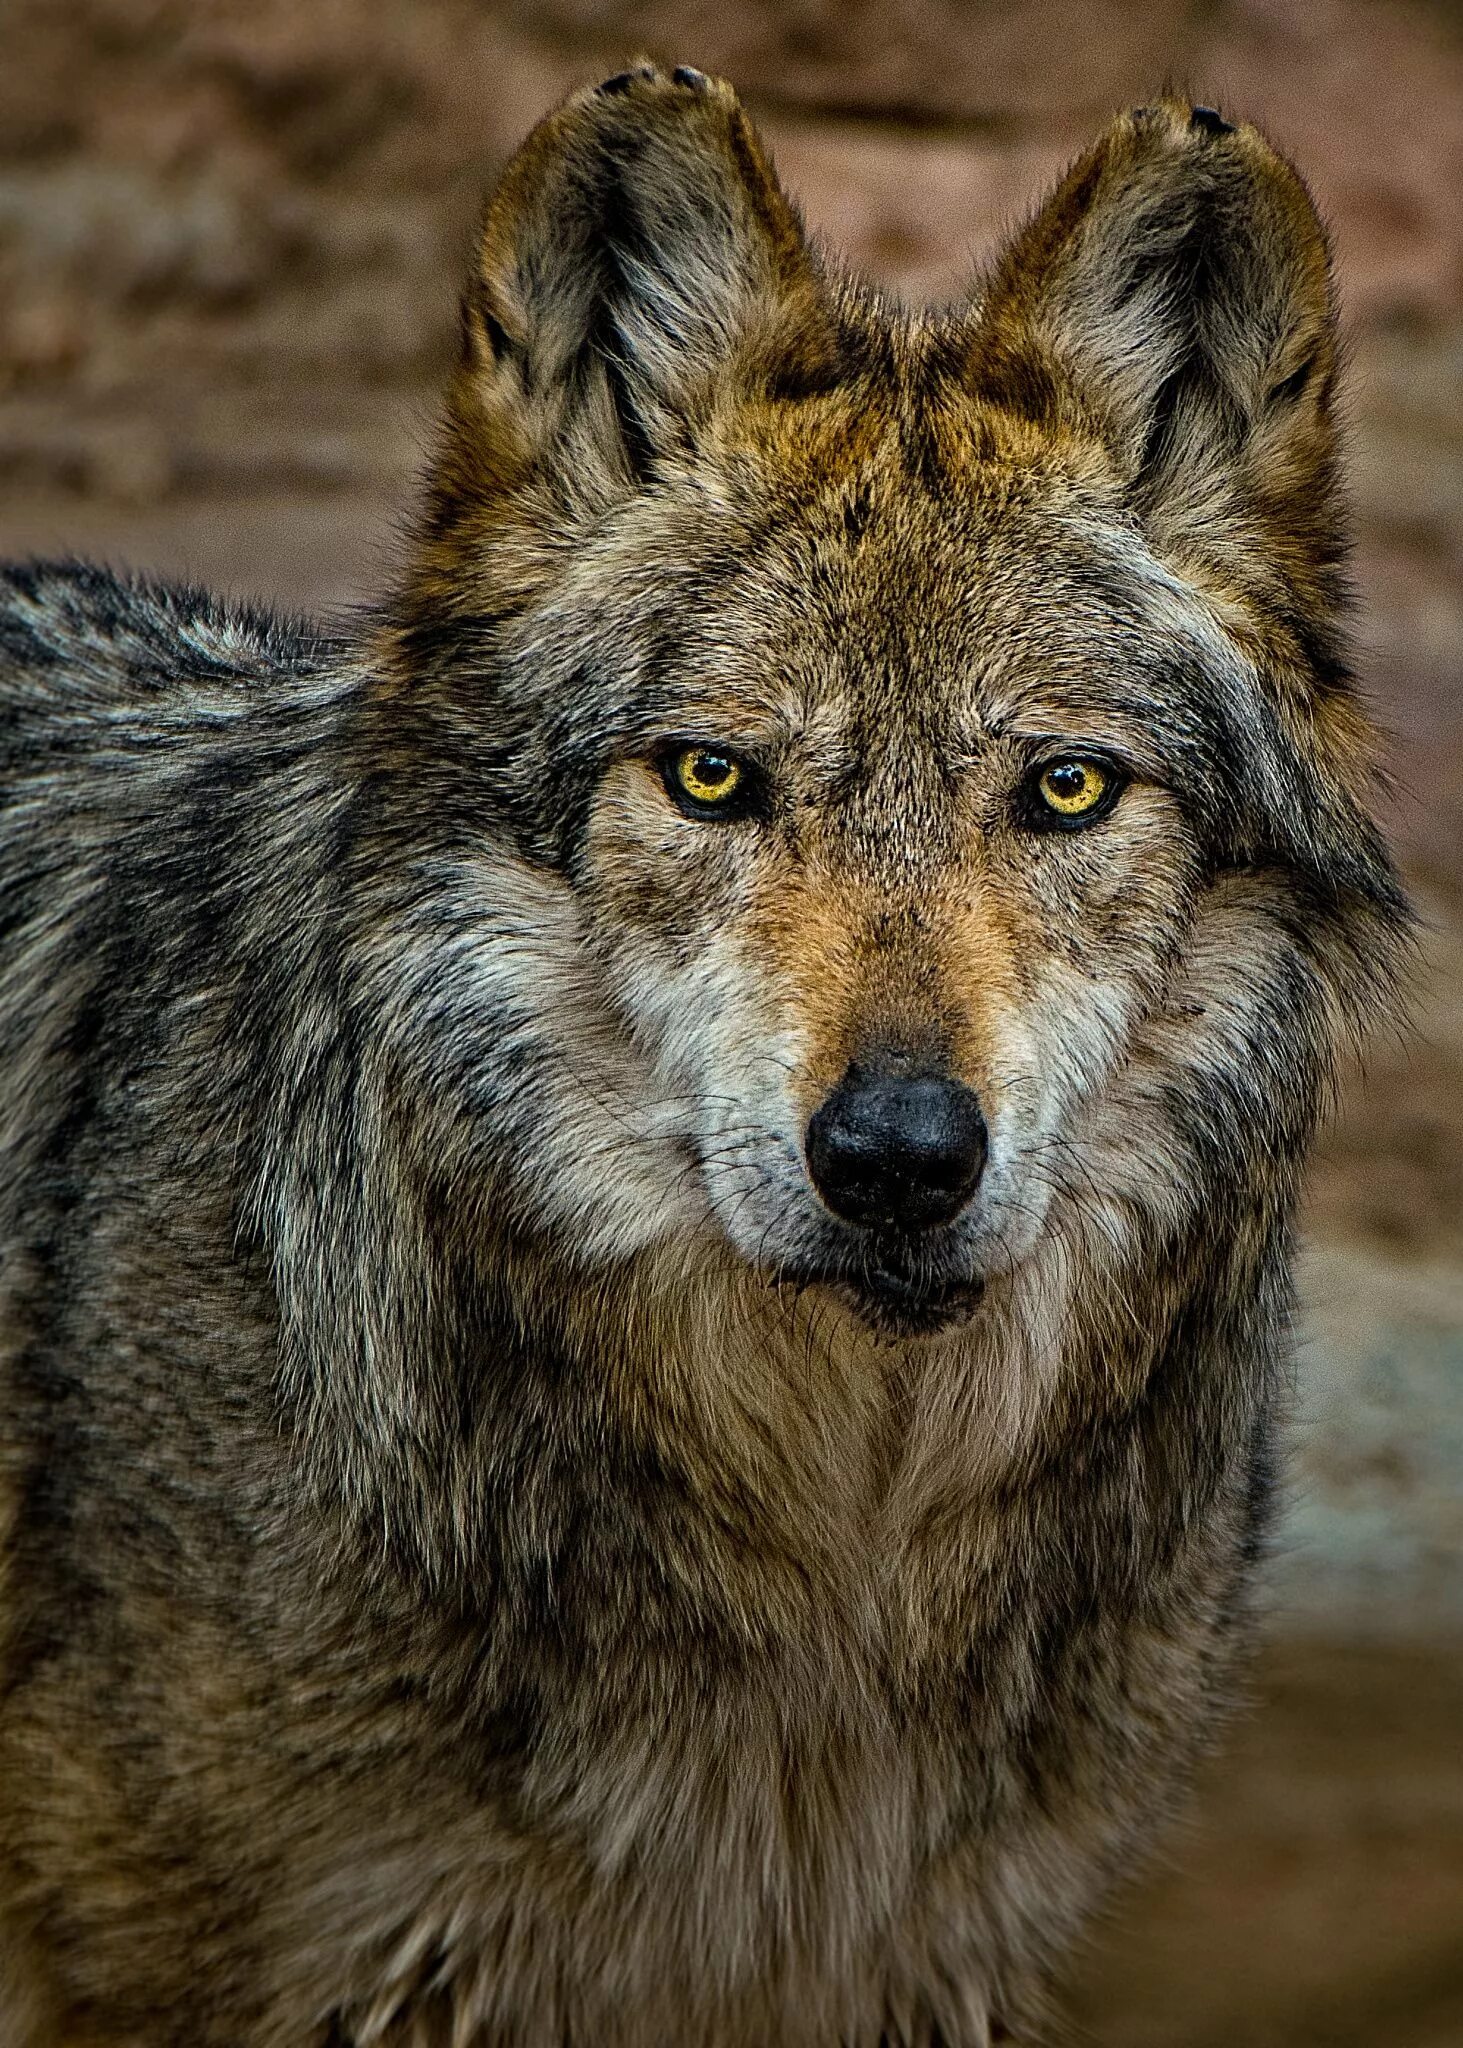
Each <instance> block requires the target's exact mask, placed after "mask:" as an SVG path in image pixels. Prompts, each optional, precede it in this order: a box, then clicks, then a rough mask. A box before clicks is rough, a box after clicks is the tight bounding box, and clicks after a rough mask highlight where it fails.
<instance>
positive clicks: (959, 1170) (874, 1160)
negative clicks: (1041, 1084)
mask: <svg viewBox="0 0 1463 2048" xmlns="http://www.w3.org/2000/svg"><path fill="white" fill-rule="evenodd" d="M807 1155H808V1171H809V1172H810V1173H811V1175H812V1177H813V1185H814V1187H816V1188H817V1190H818V1193H819V1194H820V1195H821V1196H822V1197H823V1200H824V1201H825V1202H826V1203H827V1204H828V1207H829V1208H830V1209H831V1210H833V1212H834V1214H835V1215H837V1216H842V1217H844V1218H845V1219H846V1220H847V1221H848V1222H850V1223H865V1224H885V1225H892V1226H894V1227H895V1228H897V1229H901V1230H927V1229H929V1228H931V1227H932V1226H933V1225H935V1224H937V1223H948V1222H949V1221H950V1219H951V1217H952V1216H955V1215H958V1213H959V1212H960V1210H961V1209H963V1208H964V1207H965V1204H966V1203H967V1202H968V1201H969V1200H970V1197H971V1195H972V1194H974V1192H975V1188H976V1183H977V1182H978V1181H979V1179H980V1177H981V1174H982V1173H983V1172H984V1171H985V1162H986V1125H985V1118H984V1117H983V1116H982V1115H981V1110H980V1103H979V1102H978V1101H977V1099H976V1097H975V1095H974V1093H973V1092H972V1090H971V1089H969V1088H967V1087H965V1086H964V1084H963V1083H962V1082H960V1081H950V1080H944V1079H942V1078H940V1077H939V1076H938V1075H933V1074H924V1075H919V1076H917V1077H912V1078H911V1077H906V1076H903V1075H894V1074H869V1073H866V1072H865V1071H864V1070H863V1069H862V1068H860V1067H857V1066H851V1067H850V1068H849V1070H848V1072H847V1073H846V1074H845V1075H844V1077H843V1079H842V1080H841V1081H840V1082H839V1084H838V1086H837V1087H836V1088H835V1089H834V1090H833V1093H832V1094H831V1095H830V1096H829V1097H828V1099H827V1101H826V1102H825V1103H824V1104H823V1106H822V1108H821V1109H818V1110H815V1111H814V1113H813V1116H812V1118H811V1119H810V1121H809V1123H808V1135H807Z"/></svg>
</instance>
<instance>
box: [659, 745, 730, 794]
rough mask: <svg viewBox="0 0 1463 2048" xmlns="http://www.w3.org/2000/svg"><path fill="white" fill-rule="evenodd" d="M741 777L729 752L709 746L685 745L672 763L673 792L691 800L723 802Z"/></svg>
mask: <svg viewBox="0 0 1463 2048" xmlns="http://www.w3.org/2000/svg"><path fill="white" fill-rule="evenodd" d="M741 780H742V770H741V766H740V764H739V763H738V762H737V761H736V760H735V759H734V758H733V756H732V755H730V754H722V753H718V752H717V751H716V750H715V749H714V748H711V747H687V748H686V749H685V751H684V752H683V753H681V754H678V755H677V756H676V760H675V763H674V784H675V787H674V788H673V790H672V794H673V795H674V794H675V793H676V791H677V790H679V792H680V794H681V795H682V796H687V797H690V798H691V800H692V802H693V803H698V804H719V803H724V802H725V801H726V799H727V798H728V797H729V796H730V795H731V794H732V792H733V790H735V789H736V788H738V786H739V785H740V783H741Z"/></svg>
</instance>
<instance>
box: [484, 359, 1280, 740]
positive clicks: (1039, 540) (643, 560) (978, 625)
mask: <svg viewBox="0 0 1463 2048" xmlns="http://www.w3.org/2000/svg"><path fill="white" fill-rule="evenodd" d="M936 402H939V403H944V404H946V405H948V406H951V407H952V409H953V406H954V404H955V403H956V402H955V401H952V400H949V399H946V400H943V401H936ZM795 410H796V411H797V412H799V413H803V412H809V411H812V412H816V413H817V414H820V415H821V417H819V418H815V419H800V420H793V419H789V418H788V417H786V415H785V414H784V415H783V416H782V417H780V418H778V419H776V420H775V421H774V422H772V423H771V426H770V428H769V431H768V432H767V433H766V434H765V435H763V434H760V433H759V432H758V425H757V423H756V422H752V421H747V422H743V423H742V431H741V433H740V435H739V436H738V437H737V438H731V437H730V436H729V437H728V438H727V439H726V440H724V441H723V443H722V445H721V446H720V447H718V448H716V449H712V450H708V451H705V452H704V453H701V454H699V455H698V456H697V457H696V459H695V466H694V468H692V467H688V470H687V474H686V475H685V477H684V479H683V480H681V482H680V483H679V484H678V483H677V481H676V480H675V479H673V478H663V479H662V482H661V484H660V487H659V489H658V490H657V491H656V492H654V493H653V494H647V495H646V496H645V497H644V498H642V499H639V500H637V501H636V502H635V504H634V505H633V506H631V507H628V508H626V511H625V513H624V514H623V516H622V517H621V518H620V519H619V520H618V521H611V522H609V523H607V524H606V525H605V526H603V527H602V528H601V529H600V530H599V531H598V533H597V534H596V535H595V536H594V537H592V538H591V539H588V540H587V541H586V543H585V545H584V546H583V547H582V548H581V549H580V550H578V551H577V552H576V555H575V557H574V559H572V560H571V561H569V562H566V564H565V565H564V567H563V569H562V571H561V575H560V579H559V584H558V591H557V602H556V603H555V605H554V606H553V609H552V612H551V613H549V614H547V615H545V614H537V613H535V614H531V615H529V616H527V617H526V618H525V620H524V621H523V628H522V632H521V635H515V634H514V633H513V631H512V629H511V627H509V628H508V629H506V630H507V638H508V639H509V640H510V641H516V643H517V645H518V646H519V647H520V648H521V650H522V652H521V658H520V659H518V660H517V661H516V662H515V663H514V664H513V666H512V671H511V672H512V676H513V680H514V682H515V684H516V687H517V688H518V689H519V690H521V691H522V692H523V693H524V695H525V696H527V697H530V698H531V697H533V696H535V695H540V694H541V695H543V696H544V697H546V698H547V699H549V700H550V701H551V702H560V701H563V699H564V696H565V693H566V686H567V684H568V682H569V681H570V680H571V678H572V681H573V684H574V695H575V698H576V700H577V701H578V702H579V703H580V704H585V705H587V704H589V703H591V702H592V703H593V705H594V707H595V709H594V716H595V717H596V718H597V719H598V720H600V721H601V723H602V728H603V730H604V733H605V736H606V740H607V741H608V740H609V739H611V738H613V739H615V740H632V741H633V740H643V741H645V742H647V743H648V742H650V741H653V740H654V739H655V738H657V737H658V736H659V735H660V734H662V733H664V732H666V731H681V730H684V731H686V732H688V733H694V734H698V735H703V734H704V735H706V736H719V737H721V738H723V739H726V740H728V741H731V740H744V741H753V740H758V739H765V740H768V741H774V742H775V741H779V740H784V739H793V738H801V739H804V740H806V741H808V742H809V743H819V742H820V743H821V744H822V745H823V747H824V748H825V749H826V748H827V747H829V746H830V745H832V743H833V742H834V740H835V739H840V740H841V741H842V742H843V743H844V744H845V746H852V747H855V748H857V749H860V750H867V749H870V748H874V747H880V748H882V749H883V750H885V751H887V750H888V749H889V748H891V747H894V746H897V745H901V744H903V745H908V746H915V747H922V748H928V749H933V750H934V751H936V752H939V753H944V754H946V755H951V756H953V755H959V754H962V753H965V752H968V751H970V750H972V749H978V748H980V747H981V746H982V745H983V744H984V743H985V742H986V741H988V740H990V739H992V738H1001V737H1008V736H1009V737H1011V738H1013V739H1017V740H1021V739H1031V740H1040V739H1042V738H1046V737H1052V738H1060V737H1061V736H1063V735H1071V736H1084V737H1086V738H1089V739H1092V740H1098V739H1103V738H1106V739H1108V740H1110V741H1112V742H1114V743H1118V742H1121V743H1122V745H1123V746H1124V749H1125V751H1126V752H1128V754H1129V755H1130V757H1131V758H1132V760H1133V765H1134V766H1136V767H1140V768H1143V769H1145V770H1147V771H1149V772H1152V773H1154V774H1182V773H1183V771H1184V768H1185V765H1186V764H1187V763H1188V762H1189V761H1190V759H1191V756H1192V755H1193V753H1194V749H1195V747H1196V745H1197V744H1200V743H1201V742H1202V739H1203V737H1204V735H1205V734H1206V733H1209V732H1212V731H1213V730H1216V729H1217V727H1218V725H1219V724H1220V723H1221V722H1222V714H1223V712H1224V708H1225V705H1226V703H1227V701H1228V700H1231V699H1232V700H1234V703H1235V705H1236V706H1238V705H1239V704H1241V703H1242V702H1243V701H1244V700H1245V699H1246V698H1247V697H1248V696H1249V695H1251V694H1252V693H1253V689H1254V678H1253V673H1252V670H1251V667H1250V664H1249V663H1248V661H1247V659H1246V657H1245V656H1244V654H1243V652H1242V650H1241V649H1240V647H1239V646H1238V645H1237V644H1236V642H1235V641H1234V640H1233V639H1232V638H1231V637H1230V636H1229V634H1228V633H1227V632H1226V631H1225V630H1224V626H1223V623H1222V621H1221V619H1220V617H1219V616H1218V614H1217V611H1216V609H1215V607H1214V606H1213V605H1211V604H1210V603H1209V602H1208V601H1207V600H1206V599H1205V598H1204V596H1203V595H1202V594H1201V593H1200V592H1198V591H1196V590H1195V589H1194V588H1193V587H1192V586H1191V585H1189V584H1187V583H1185V582H1184V581H1183V580H1182V579H1181V578H1179V577H1177V576H1176V575H1175V574H1174V573H1173V572H1172V571H1171V570H1170V569H1168V568H1167V567H1166V566H1165V565H1164V564H1163V563H1162V562H1161V561H1160V560H1159V559H1158V558H1157V557H1156V556H1155V555H1154V554H1153V552H1152V551H1151V549H1150V548H1149V547H1148V546H1147V545H1146V544H1145V542H1144V540H1143V537H1142V535H1141V534H1140V533H1139V532H1138V531H1137V529H1136V528H1135V527H1134V526H1133V525H1132V523H1131V522H1130V521H1128V520H1126V519H1124V518H1123V517H1122V515H1121V513H1120V511H1118V510H1117V509H1116V508H1114V507H1113V506H1112V505H1111V504H1105V503H1104V502H1103V500H1102V498H1101V496H1100V495H1089V494H1083V493H1082V492H1081V491H1079V490H1078V489H1076V488H1074V486H1073V484H1072V483H1071V481H1070V479H1069V478H1067V477H1065V476H1063V475H1062V474H1061V471H1060V468H1059V467H1057V466H1053V465H1049V464H1041V465H1038V464H1035V463H1031V462H1028V463H1026V464H1024V465H1023V466H1021V467H1019V468H1018V467H1016V466H1014V465H1011V464H1008V463H1006V462H1004V461H998V460H995V459H986V460H983V461H971V462H970V463H968V464H966V465H963V466H961V467H960V468H959V469H958V470H955V471H953V472H952V479H951V482H950V484H949V485H948V487H946V488H942V489H940V490H932V489H931V487H930V484H929V480H928V477H927V475H925V474H924V473H923V467H922V464H921V462H920V459H919V458H918V457H915V458H914V459H913V460H911V458H910V457H909V455H908V453H907V446H908V440H909V437H910V429H909V427H908V423H907V420H905V419H904V418H900V417H895V416H893V415H895V414H896V413H897V412H900V411H902V410H903V408H900V407H898V406H897V403H896V401H895V400H894V399H892V398H891V397H890V395H889V393H888V391H887V388H886V389H885V390H884V391H883V392H882V394H881V392H880V390H879V389H878V388H877V387H872V386H871V388H870V390H869V394H868V404H867V406H865V407H863V408H861V411H862V415H863V417H862V424H861V427H860V430H859V431H858V433H857V436H856V437H855V436H854V435H852V434H850V433H847V432H845V431H844V430H843V418H842V409H841V406H840V407H831V406H829V405H828V403H827V402H826V401H807V402H805V404H804V405H800V406H798V407H797V408H795ZM880 410H882V411H883V413H884V414H885V415H886V417H885V419H884V420H883V423H882V430H881V431H880V430H876V428H875V426H874V424H873V423H872V422H871V420H870V415H871V414H873V413H875V412H878V411H880ZM945 431H946V430H945V429H943V428H942V427H940V426H938V425H936V426H933V427H931V429H930V432H931V433H932V435H940V434H942V433H943V432H945ZM788 440H791V441H793V442H795V443H796V454H795V456H794V458H793V462H794V463H795V464H796V465H797V467H798V470H799V471H800V472H801V480H800V481H799V483H798V485H797V487H796V488H789V485H788V482H787V470H786V468H784V467H783V466H782V464H781V460H780V457H779V453H778V444H779V443H782V442H784V441H788ZM810 451H813V452H810ZM789 466H791V465H789Z"/></svg>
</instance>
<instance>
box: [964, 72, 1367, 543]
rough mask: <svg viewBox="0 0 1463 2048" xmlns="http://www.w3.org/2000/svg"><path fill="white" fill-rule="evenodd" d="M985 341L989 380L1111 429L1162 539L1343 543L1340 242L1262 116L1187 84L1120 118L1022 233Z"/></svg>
mask: <svg viewBox="0 0 1463 2048" xmlns="http://www.w3.org/2000/svg"><path fill="white" fill-rule="evenodd" d="M975 346H976V364H975V370H976V375H977V377H978V380H979V383H980V386H981V388H982V390H983V391H987V392H989V394H990V395H991V396H994V397H996V398H998V399H999V400H1001V401H1002V402H1003V403H1005V404H1006V405H1008V406H1011V407H1012V408H1014V409H1015V410H1017V411H1020V412H1025V413H1028V414H1030V415H1032V416H1034V417H1038V418H1040V419H1041V420H1043V421H1044V422H1053V421H1055V422H1058V423H1060V424H1065V425H1068V426H1071V427H1074V428H1076V429H1078V430H1079V431H1081V430H1083V429H1085V430H1087V431H1092V430H1095V431H1096V433H1097V434H1098V436H1099V438H1100V439H1101V440H1102V441H1103V442H1104V443H1105V444H1106V446H1107V448H1108V450H1109V451H1110V454H1111V456H1112V458H1113V459H1114V461H1115V463H1116V465H1117V468H1118V471H1119V474H1120V476H1121V477H1122V479H1123V482H1124V484H1125V487H1126V490H1127V492H1128V494H1129V498H1130V502H1131V503H1132V505H1133V507H1134V509H1135V510H1136V511H1137V513H1138V514H1139V516H1140V517H1141V518H1142V519H1143V520H1144V522H1145V524H1146V525H1147V526H1148V528H1149V530H1150V531H1151V532H1154V533H1155V534H1156V536H1157V538H1158V539H1159V540H1160V541H1161V542H1164V543H1168V544H1171V545H1174V546H1177V547H1179V548H1181V549H1182V548H1183V547H1184V546H1185V545H1186V544H1188V545H1191V546H1197V547H1199V548H1200V549H1201V550H1204V549H1207V548H1208V547H1209V546H1211V545H1215V544H1217V545H1218V546H1219V547H1220V548H1221V549H1222V550H1223V551H1225V552H1227V553H1228V552H1232V551H1233V549H1234V547H1235V546H1236V544H1237V543H1238V544H1240V545H1243V544H1244V542H1245V541H1246V540H1247V539H1251V538H1252V539H1253V540H1254V541H1255V542H1256V543H1257V544H1260V545H1263V546H1264V547H1266V548H1276V547H1278V548H1279V549H1280V550H1281V553H1282V555H1290V556H1291V557H1292V558H1293V559H1291V560H1288V561H1286V563H1285V568H1286V570H1287V572H1288V573H1291V574H1298V575H1301V576H1302V577H1304V576H1305V575H1306V574H1307V573H1310V574H1314V573H1315V571H1316V570H1317V569H1318V568H1321V567H1323V566H1324V565H1325V563H1326V562H1329V561H1334V558H1335V554H1336V551H1337V543H1336V538H1335V534H1334V531H1333V530H1332V523H1331V522H1332V521H1333V518H1334V515H1333V514H1332V513H1331V511H1330V509H1329V506H1330V500H1331V495H1332V494H1331V491H1330V485H1331V482H1332V465H1333V460H1334V428H1333V420H1332V400H1333V389H1334V384H1335V373H1336V363H1337V340H1336V326H1335V316H1334V308H1333V302H1332V293H1331V282H1330V265H1329V261H1328V256H1327V249H1326V240H1325V235H1324V232H1323V230H1322V228H1321V225H1320V222H1319V221H1318V220H1317V218H1316V214H1315V210H1314V208H1313V207H1312V205H1311V202H1310V199H1309V196H1308V195H1307V193H1306V190H1305V188H1304V186H1303V185H1302V184H1301V181H1300V179H1299V178H1298V177H1297V175H1296V173H1295V172H1294V171H1293V170H1292V169H1291V168H1290V166H1289V165H1288V164H1287V163H1285V162H1284V160H1283V159H1282V158H1280V157H1279V156H1277V155H1276V153H1275V152H1274V150H1272V149H1271V148H1270V147H1269V145H1268V144H1267V143H1266V142H1265V140H1264V139H1263V137H1262V136H1260V135H1259V134H1258V133H1257V132H1256V131H1255V130H1254V129H1253V128H1248V127H1233V126H1231V125H1230V123H1229V122H1227V121H1224V120H1222V119H1221V118H1220V116H1219V115H1218V114H1216V113H1215V112H1214V111H1213V110H1212V109H1211V108H1208V107H1191V106H1189V105H1188V104H1187V102H1180V101H1177V100H1173V99H1165V100H1164V101H1163V102H1161V103H1160V104H1159V105H1156V106H1154V107H1145V108H1140V109H1139V110H1138V111H1137V112H1136V113H1134V114H1129V115H1125V116H1124V117H1122V118H1121V119H1120V120H1118V121H1117V122H1115V123H1114V124H1113V126H1112V127H1111V128H1110V129H1109V130H1108V132H1107V134H1106V135H1104V136H1103V137H1102V138H1101V140H1100V141H1099V142H1098V143H1097V144H1096V145H1095V147H1094V148H1093V149H1091V150H1090V151H1089V152H1088V153H1087V155H1086V156H1084V157H1082V158H1080V159H1079V161H1078V162H1077V163H1076V164H1075V165H1074V166H1073V167H1072V169H1071V171H1070V172H1069V173H1068V174H1067V176H1066V178H1065V179H1064V180H1063V181H1062V183H1061V184H1060V185H1059V186H1058V188H1057V190H1056V191H1055V192H1054V193H1053V194H1052V196H1051V198H1050V199H1049V200H1048V201H1047V203H1046V205H1045V206H1044V207H1043V208H1042V209H1041V211H1040V212H1039V213H1038V214H1037V215H1036V217H1035V219H1034V220H1032V221H1031V222H1030V223H1029V225H1028V226H1027V227H1026V228H1025V229H1024V230H1023V231H1022V232H1021V233H1019V234H1018V235H1017V236H1016V238H1015V239H1014V241H1012V242H1011V244H1010V245H1009V246H1008V247H1007V249H1006V251H1005V253H1004V255H1003V256H1002V257H1001V259H1000V260H999V262H998V264H997V266H996V268H995V271H994V273H993V275H992V277H991V280H990V284H989V288H988V291H987V293H986V295H985V297H984V300H983V302H982V306H981V309H980V323H979V330H978V335H977V340H976V345H975ZM1276 566H1280V564H1279V563H1278V562H1277V564H1276Z"/></svg>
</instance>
